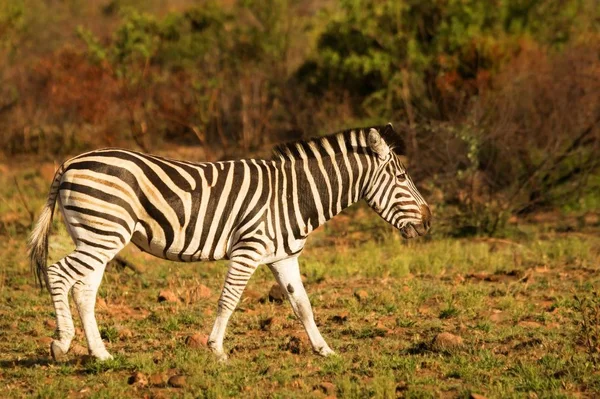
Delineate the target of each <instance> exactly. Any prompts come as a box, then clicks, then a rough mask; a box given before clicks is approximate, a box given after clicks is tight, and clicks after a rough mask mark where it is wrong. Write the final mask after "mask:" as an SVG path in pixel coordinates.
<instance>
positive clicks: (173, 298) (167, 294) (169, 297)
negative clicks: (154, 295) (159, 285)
mask: <svg viewBox="0 0 600 399" xmlns="http://www.w3.org/2000/svg"><path fill="white" fill-rule="evenodd" d="M158 302H179V298H177V295H175V294H174V293H173V292H172V291H168V290H164V291H161V292H159V293H158Z"/></svg>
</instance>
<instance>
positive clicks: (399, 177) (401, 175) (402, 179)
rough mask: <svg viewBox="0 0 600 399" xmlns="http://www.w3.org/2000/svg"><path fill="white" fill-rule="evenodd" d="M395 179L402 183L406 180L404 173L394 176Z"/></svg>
mask: <svg viewBox="0 0 600 399" xmlns="http://www.w3.org/2000/svg"><path fill="white" fill-rule="evenodd" d="M396 178H397V179H398V181H400V182H403V181H404V180H406V172H402V173H399V174H398V176H396Z"/></svg>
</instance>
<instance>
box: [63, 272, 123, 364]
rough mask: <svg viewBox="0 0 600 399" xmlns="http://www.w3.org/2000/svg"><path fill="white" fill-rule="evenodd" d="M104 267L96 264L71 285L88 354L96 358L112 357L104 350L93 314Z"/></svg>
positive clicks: (105, 358)
mask: <svg viewBox="0 0 600 399" xmlns="http://www.w3.org/2000/svg"><path fill="white" fill-rule="evenodd" d="M105 267H106V266H105V265H98V266H97V268H96V269H95V270H94V271H93V272H92V273H90V274H89V275H87V276H86V277H85V278H84V279H83V280H80V281H78V282H77V283H75V285H74V286H73V299H74V300H75V304H76V305H77V310H78V311H79V317H80V318H81V324H83V330H84V331H85V339H86V340H87V344H88V350H89V352H90V355H92V356H94V357H95V358H96V359H98V360H109V359H112V358H113V357H112V355H111V354H110V353H108V351H107V350H106V347H105V346H104V342H102V338H101V336H100V331H99V330H98V323H97V322H96V315H95V307H96V294H97V293H98V287H99V286H100V283H101V282H102V275H103V274H104V269H105Z"/></svg>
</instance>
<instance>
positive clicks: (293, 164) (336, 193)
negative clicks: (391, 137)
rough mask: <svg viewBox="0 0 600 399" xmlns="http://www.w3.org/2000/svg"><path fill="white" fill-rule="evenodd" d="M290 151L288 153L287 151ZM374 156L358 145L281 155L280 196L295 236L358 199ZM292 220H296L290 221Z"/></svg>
mask: <svg viewBox="0 0 600 399" xmlns="http://www.w3.org/2000/svg"><path fill="white" fill-rule="evenodd" d="M290 155H291V154H290ZM377 162H378V160H377V159H376V158H375V157H373V156H372V155H371V154H369V153H368V152H367V151H362V150H360V149H358V150H356V151H348V152H341V153H335V154H331V155H330V156H313V157H293V156H289V157H281V158H280V159H279V160H278V161H277V163H278V164H279V169H280V171H281V172H282V173H281V176H282V179H281V181H282V185H281V186H280V190H279V191H280V194H281V198H282V200H283V201H284V207H286V208H287V209H288V214H289V218H290V220H291V221H292V223H291V225H292V226H294V225H296V226H297V228H298V235H296V236H297V237H298V236H306V235H308V234H309V233H310V232H311V231H313V230H314V229H316V228H317V227H319V226H321V225H322V224H324V223H325V222H326V221H328V220H329V219H331V218H332V217H334V216H335V215H337V214H338V213H340V212H341V211H342V210H344V209H345V208H347V207H349V206H350V205H352V204H354V203H355V202H358V201H360V200H361V199H362V198H363V197H364V195H365V190H366V187H367V183H368V182H369V181H370V179H371V177H372V174H373V172H374V170H375V166H376V164H377ZM293 221H295V222H297V223H293Z"/></svg>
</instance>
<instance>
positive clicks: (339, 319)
mask: <svg viewBox="0 0 600 399" xmlns="http://www.w3.org/2000/svg"><path fill="white" fill-rule="evenodd" d="M349 315H350V313H348V311H346V310H343V311H341V312H340V313H338V314H336V315H333V316H331V321H333V322H335V323H338V324H343V323H345V322H346V321H347V320H348V316H349Z"/></svg>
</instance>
